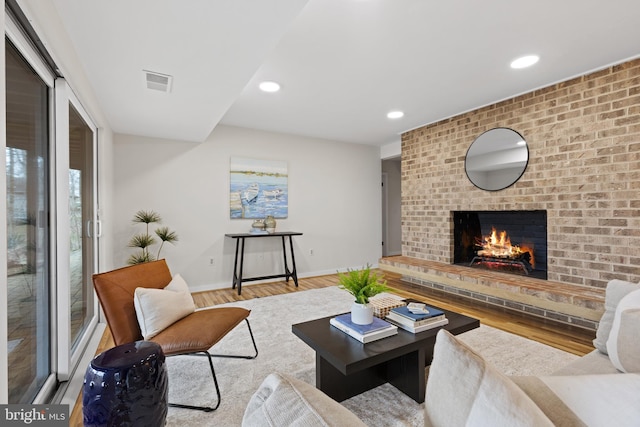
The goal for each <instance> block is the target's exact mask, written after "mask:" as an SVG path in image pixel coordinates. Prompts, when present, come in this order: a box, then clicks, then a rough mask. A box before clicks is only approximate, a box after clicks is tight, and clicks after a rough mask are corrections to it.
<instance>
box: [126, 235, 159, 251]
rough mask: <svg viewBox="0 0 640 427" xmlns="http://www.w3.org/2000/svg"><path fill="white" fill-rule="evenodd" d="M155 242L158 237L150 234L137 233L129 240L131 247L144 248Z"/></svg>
mask: <svg viewBox="0 0 640 427" xmlns="http://www.w3.org/2000/svg"><path fill="white" fill-rule="evenodd" d="M155 242H156V239H154V238H153V236H151V235H149V234H136V235H134V236H133V237H132V238H131V240H129V247H130V248H141V249H144V248H146V247H149V246H151V245H153V244H154V243H155Z"/></svg>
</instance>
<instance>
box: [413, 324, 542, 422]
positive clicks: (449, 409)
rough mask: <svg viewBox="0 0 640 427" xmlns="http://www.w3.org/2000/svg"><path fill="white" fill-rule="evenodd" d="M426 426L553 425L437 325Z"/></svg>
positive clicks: (510, 384) (510, 383)
mask: <svg viewBox="0 0 640 427" xmlns="http://www.w3.org/2000/svg"><path fill="white" fill-rule="evenodd" d="M425 425H426V426H430V427H463V426H509V427H541V426H548V427H552V426H553V423H552V422H551V421H550V420H549V418H547V416H546V415H545V414H544V413H543V412H542V410H541V409H540V408H539V407H538V406H537V405H536V404H535V403H534V402H533V401H532V400H531V399H530V398H529V397H528V396H527V395H526V394H525V393H524V392H523V391H522V390H521V389H520V388H519V387H518V386H517V385H516V384H515V383H514V382H513V381H511V380H510V379H509V378H507V377H506V376H505V375H503V374H502V373H500V372H499V371H498V370H497V369H496V368H494V367H493V366H491V365H490V364H489V363H487V362H486V361H485V360H484V359H483V358H482V356H480V355H479V354H478V353H476V352H475V351H473V350H472V349H471V348H470V347H468V346H467V345H465V344H464V343H463V342H462V341H460V340H458V339H456V337H454V336H453V335H451V334H450V333H449V332H447V331H445V330H444V329H441V330H440V331H438V334H437V336H436V345H435V347H434V349H433V361H432V362H431V367H430V368H429V377H428V380H427V392H426V397H425Z"/></svg>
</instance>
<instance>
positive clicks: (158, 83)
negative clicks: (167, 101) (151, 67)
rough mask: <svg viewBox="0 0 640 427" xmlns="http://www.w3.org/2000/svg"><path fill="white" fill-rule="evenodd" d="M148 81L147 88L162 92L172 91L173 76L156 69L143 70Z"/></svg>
mask: <svg viewBox="0 0 640 427" xmlns="http://www.w3.org/2000/svg"><path fill="white" fill-rule="evenodd" d="M142 71H144V74H145V80H146V81H147V89H153V90H159V91H160V92H171V83H172V81H173V76H170V75H168V74H161V73H156V72H155V71H147V70H142Z"/></svg>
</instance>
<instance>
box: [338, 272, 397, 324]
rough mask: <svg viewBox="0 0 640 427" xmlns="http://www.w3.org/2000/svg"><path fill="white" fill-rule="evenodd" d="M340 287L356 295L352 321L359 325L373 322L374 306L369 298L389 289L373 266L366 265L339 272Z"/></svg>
mask: <svg viewBox="0 0 640 427" xmlns="http://www.w3.org/2000/svg"><path fill="white" fill-rule="evenodd" d="M338 278H339V283H340V285H339V286H338V287H339V288H340V289H344V290H345V291H347V292H349V293H350V294H351V295H353V296H354V297H355V301H354V303H353V305H352V306H351V321H352V322H353V323H356V324H358V325H368V324H370V323H372V322H373V307H372V306H371V304H369V298H371V297H372V296H374V295H377V294H379V293H381V292H386V291H388V290H389V288H388V287H387V281H386V280H384V281H383V280H382V277H381V276H380V275H379V274H378V273H376V272H372V271H371V266H370V265H369V264H367V265H366V267H364V268H363V269H362V270H349V269H347V272H346V273H340V272H338Z"/></svg>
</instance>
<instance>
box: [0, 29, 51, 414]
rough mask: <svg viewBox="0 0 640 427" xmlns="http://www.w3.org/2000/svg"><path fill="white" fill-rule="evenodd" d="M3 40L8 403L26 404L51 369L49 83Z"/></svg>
mask: <svg viewBox="0 0 640 427" xmlns="http://www.w3.org/2000/svg"><path fill="white" fill-rule="evenodd" d="M5 45H6V90H7V99H6V102H7V108H6V111H7V113H6V114H7V117H6V119H7V129H6V132H7V148H6V153H5V156H6V164H7V172H6V173H7V248H8V251H7V252H8V253H7V262H8V265H7V267H8V268H7V271H8V277H7V286H8V313H7V314H8V316H7V317H8V318H7V321H8V333H9V340H8V354H9V403H29V402H31V401H32V400H33V398H34V397H35V395H36V394H37V393H38V391H39V390H40V388H41V387H42V385H43V384H44V381H45V380H46V379H47V377H48V376H49V373H50V371H51V369H50V365H51V364H50V354H51V351H50V322H49V319H50V315H49V250H48V249H49V237H48V236H49V224H48V217H49V209H48V207H49V199H48V189H49V180H48V176H49V175H48V168H49V157H48V153H49V149H48V147H49V122H48V117H49V112H48V105H49V103H48V93H49V89H48V87H47V85H46V84H45V83H44V82H43V81H42V80H41V79H40V78H39V77H38V76H37V75H36V74H35V73H34V72H33V70H32V69H31V68H30V67H29V65H28V64H27V63H26V62H25V61H24V59H23V58H22V56H20V54H19V53H18V52H17V50H16V49H15V48H14V47H13V46H12V45H11V43H9V42H8V41H6V39H5Z"/></svg>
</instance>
